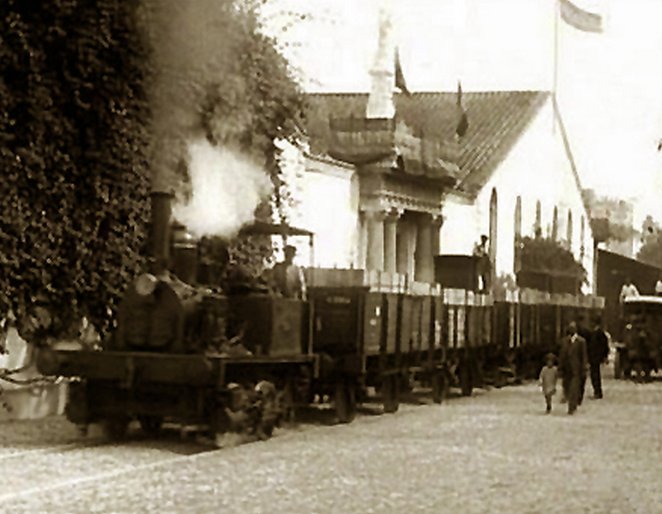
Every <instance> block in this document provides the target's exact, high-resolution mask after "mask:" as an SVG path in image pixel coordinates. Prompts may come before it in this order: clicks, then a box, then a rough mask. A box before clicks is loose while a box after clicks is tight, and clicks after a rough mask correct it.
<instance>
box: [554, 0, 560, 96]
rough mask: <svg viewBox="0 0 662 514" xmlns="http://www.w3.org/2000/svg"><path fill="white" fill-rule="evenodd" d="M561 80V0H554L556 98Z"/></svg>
mask: <svg viewBox="0 0 662 514" xmlns="http://www.w3.org/2000/svg"><path fill="white" fill-rule="evenodd" d="M558 80H559V0H554V83H553V84H552V95H553V96H554V99H556V88H557V87H558Z"/></svg>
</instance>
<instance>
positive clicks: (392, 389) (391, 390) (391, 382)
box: [382, 375, 400, 414]
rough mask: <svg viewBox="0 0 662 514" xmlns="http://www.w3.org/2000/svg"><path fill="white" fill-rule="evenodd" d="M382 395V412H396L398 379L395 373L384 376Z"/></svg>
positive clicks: (397, 405)
mask: <svg viewBox="0 0 662 514" xmlns="http://www.w3.org/2000/svg"><path fill="white" fill-rule="evenodd" d="M382 395H383V396H384V412H387V413H389V414H391V413H393V412H397V411H398V409H399V408H400V380H398V376H397V375H389V376H387V377H384V383H383V385H382Z"/></svg>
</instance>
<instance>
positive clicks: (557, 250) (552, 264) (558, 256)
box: [521, 237, 587, 280]
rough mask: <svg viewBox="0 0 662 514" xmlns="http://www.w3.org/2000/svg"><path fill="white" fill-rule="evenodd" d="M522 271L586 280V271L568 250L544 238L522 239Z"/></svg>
mask: <svg viewBox="0 0 662 514" xmlns="http://www.w3.org/2000/svg"><path fill="white" fill-rule="evenodd" d="M521 263H522V268H521V269H522V270H526V271H541V272H544V273H549V274H551V275H554V274H558V275H573V276H575V277H578V278H580V279H581V280H586V276H587V274H586V270H585V269H584V266H582V265H581V263H579V262H577V261H576V260H575V257H574V255H573V254H572V252H571V251H570V250H568V249H567V248H564V247H563V246H561V245H560V244H559V243H558V242H557V241H554V240H553V239H551V238H546V237H524V238H523V239H522V246H521Z"/></svg>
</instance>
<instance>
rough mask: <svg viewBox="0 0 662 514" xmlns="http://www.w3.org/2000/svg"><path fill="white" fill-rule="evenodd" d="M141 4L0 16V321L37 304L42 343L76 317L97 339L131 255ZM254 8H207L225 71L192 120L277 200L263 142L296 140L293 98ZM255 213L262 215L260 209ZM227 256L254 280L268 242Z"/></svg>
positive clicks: (92, 0) (112, 0) (32, 9)
mask: <svg viewBox="0 0 662 514" xmlns="http://www.w3.org/2000/svg"><path fill="white" fill-rule="evenodd" d="M149 1H151V0H122V1H121V2H118V1H116V0H42V1H39V2H37V1H34V0H5V1H4V2H2V5H1V6H0V169H2V172H1V175H0V202H2V204H1V209H0V259H1V260H2V268H1V269H2V271H1V272H0V291H1V293H0V294H1V295H2V296H1V297H0V299H1V300H2V303H3V304H4V305H2V310H6V309H7V308H11V309H13V310H14V311H15V312H16V313H17V314H18V315H19V317H22V318H25V319H27V317H26V315H27V314H30V309H29V307H30V306H31V305H34V304H35V301H34V300H35V299H38V300H39V302H38V303H41V304H43V305H45V306H47V307H48V309H47V310H48V312H50V313H51V317H52V314H53V313H57V314H58V315H57V317H55V318H54V319H52V320H51V321H45V322H43V323H42V325H43V324H47V325H49V333H51V334H55V335H56V336H57V335H59V333H61V332H62V331H63V330H64V329H66V328H67V327H69V326H70V325H71V321H72V320H73V319H76V318H77V317H78V316H79V315H80V314H85V315H87V316H88V317H89V318H90V319H91V321H92V322H93V323H94V324H95V325H96V326H97V328H99V329H100V330H101V331H102V332H105V331H106V330H108V328H109V327H110V326H111V323H112V315H113V310H114V306H115V305H116V303H117V302H118V300H119V298H120V295H121V293H122V291H123V289H124V287H125V286H126V283H127V282H128V281H129V280H130V279H131V278H132V277H133V276H135V274H136V273H137V272H138V270H139V269H140V266H141V264H142V258H143V257H144V254H145V246H146V239H147V231H146V222H147V219H148V211H149V202H148V193H149V186H150V176H149V173H148V170H149V168H150V166H153V160H151V157H153V155H154V147H155V145H154V143H155V140H157V139H159V137H158V134H156V133H155V130H154V124H153V123H152V121H153V119H154V118H155V105H154V103H153V102H152V98H151V96H150V86H151V85H153V83H154V80H155V77H156V78H157V80H158V76H159V73H158V71H159V70H157V69H156V66H155V60H154V55H155V54H156V53H157V52H156V51H155V50H156V48H154V41H152V40H150V38H149V37H146V33H145V26H144V22H145V20H144V15H145V7H146V5H147V4H148V3H149ZM196 1H197V0H196ZM159 3H160V2H159V1H157V2H156V3H155V4H154V5H159ZM262 3H263V1H262V0H217V1H216V2H214V8H215V9H216V8H218V9H220V10H221V11H222V12H221V15H222V17H224V18H225V19H226V21H227V23H225V24H224V26H225V27H226V28H227V29H228V30H227V31H225V32H223V33H222V39H223V40H224V41H227V49H226V50H227V51H226V60H225V62H226V63H228V66H229V67H227V68H226V69H225V71H224V73H221V74H219V75H217V76H216V78H215V80H212V81H206V82H205V83H204V84H196V87H197V86H200V85H202V88H203V92H202V95H201V96H202V98H203V101H201V102H199V103H198V104H196V105H195V106H194V112H193V117H194V118H195V119H197V120H198V124H199V126H200V128H202V129H203V130H204V132H205V133H206V136H207V138H208V139H209V140H210V141H211V142H213V143H215V144H219V145H221V144H231V145H235V146H237V147H239V148H240V149H241V150H242V151H244V152H247V153H250V154H252V155H253V156H259V157H260V158H261V159H263V160H264V164H265V167H266V169H267V170H268V172H269V174H270V176H271V178H272V181H273V183H274V184H275V186H276V189H275V190H276V192H277V193H278V192H279V191H281V190H282V188H283V187H284V184H283V181H282V178H281V177H282V174H281V173H280V168H279V165H278V155H279V150H278V148H277V146H276V145H275V144H274V142H275V140H276V139H278V138H282V139H292V138H293V137H295V136H296V133H297V128H296V126H297V123H296V119H297V118H298V116H299V115H300V112H301V107H302V94H301V92H300V90H299V88H298V86H297V84H296V82H295V81H294V80H293V78H292V74H291V73H290V70H289V68H288V64H287V62H286V61H285V59H284V58H283V57H282V55H281V54H280V53H279V51H278V50H277V45H276V44H275V41H274V40H273V39H270V38H269V37H267V36H265V35H264V34H263V33H262V31H261V25H260V19H259V8H260V6H261V4H262ZM194 4H195V2H193V4H191V5H194ZM173 5H176V2H175V3H174V4H173ZM171 21H172V22H173V23H174V25H173V26H177V25H178V23H179V20H177V19H174V20H171ZM194 28H195V27H194ZM175 50H177V49H175ZM183 80H184V81H189V82H194V81H195V80H196V78H195V77H188V76H184V77H183ZM166 107H167V105H166ZM279 198H282V195H279V194H277V195H276V197H275V199H276V204H278V201H279ZM258 211H259V213H260V216H261V217H262V218H268V217H269V216H270V214H271V211H270V209H269V207H268V205H263V206H261V207H260V209H258ZM246 248H248V249H246ZM233 252H234V254H233V253H232V252H231V255H235V258H234V261H235V262H239V263H243V264H242V265H246V264H247V263H248V265H247V267H248V268H249V269H255V268H257V266H256V263H258V262H261V260H262V259H263V258H264V256H265V255H268V253H269V245H268V241H262V242H260V243H259V244H257V245H256V244H250V245H246V244H237V245H235V248H234V250H233ZM32 314H34V312H32Z"/></svg>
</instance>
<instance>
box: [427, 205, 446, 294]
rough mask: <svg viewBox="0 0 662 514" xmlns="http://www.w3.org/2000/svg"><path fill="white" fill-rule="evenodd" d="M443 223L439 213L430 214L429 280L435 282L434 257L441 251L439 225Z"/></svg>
mask: <svg viewBox="0 0 662 514" xmlns="http://www.w3.org/2000/svg"><path fill="white" fill-rule="evenodd" d="M443 224H444V218H443V217H442V216H441V215H437V216H432V235H431V252H432V263H431V265H432V278H431V280H430V282H435V276H436V268H435V262H434V258H435V256H436V255H439V254H440V253H441V241H440V240H441V226H442V225H443Z"/></svg>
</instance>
